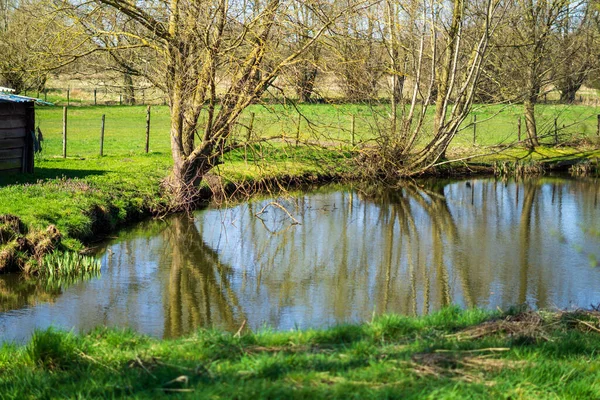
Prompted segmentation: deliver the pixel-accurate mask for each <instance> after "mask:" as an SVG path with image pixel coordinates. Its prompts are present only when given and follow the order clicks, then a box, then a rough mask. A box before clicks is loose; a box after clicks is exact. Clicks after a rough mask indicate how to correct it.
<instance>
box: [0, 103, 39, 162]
mask: <svg viewBox="0 0 600 400" xmlns="http://www.w3.org/2000/svg"><path fill="white" fill-rule="evenodd" d="M34 106H35V99H32V98H30V97H25V96H17V95H14V94H7V93H0V174H5V173H8V172H29V173H31V172H33V163H34V158H33V152H34V135H35V109H34Z"/></svg>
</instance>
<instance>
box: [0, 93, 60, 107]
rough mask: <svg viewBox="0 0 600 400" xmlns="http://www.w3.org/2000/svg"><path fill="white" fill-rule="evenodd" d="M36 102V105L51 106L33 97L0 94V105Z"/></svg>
mask: <svg viewBox="0 0 600 400" xmlns="http://www.w3.org/2000/svg"><path fill="white" fill-rule="evenodd" d="M32 101H34V102H36V103H37V104H45V105H52V103H48V102H47V101H44V100H40V99H36V98H34V97H27V96H19V95H18V94H10V93H0V103H29V102H32Z"/></svg>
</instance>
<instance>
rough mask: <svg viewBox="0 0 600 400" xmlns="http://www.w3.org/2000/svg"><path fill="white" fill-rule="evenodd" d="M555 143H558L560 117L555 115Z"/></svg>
mask: <svg viewBox="0 0 600 400" xmlns="http://www.w3.org/2000/svg"><path fill="white" fill-rule="evenodd" d="M554 144H558V117H554Z"/></svg>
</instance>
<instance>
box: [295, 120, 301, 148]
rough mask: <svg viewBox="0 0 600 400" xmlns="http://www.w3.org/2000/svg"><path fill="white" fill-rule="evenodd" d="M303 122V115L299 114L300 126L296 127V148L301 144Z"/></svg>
mask: <svg viewBox="0 0 600 400" xmlns="http://www.w3.org/2000/svg"><path fill="white" fill-rule="evenodd" d="M301 122H302V114H300V113H298V125H296V147H298V144H299V143H300V123H301Z"/></svg>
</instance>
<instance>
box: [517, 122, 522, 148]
mask: <svg viewBox="0 0 600 400" xmlns="http://www.w3.org/2000/svg"><path fill="white" fill-rule="evenodd" d="M517 135H518V136H517V137H518V138H519V143H520V142H521V117H519V120H518V122H517Z"/></svg>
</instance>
